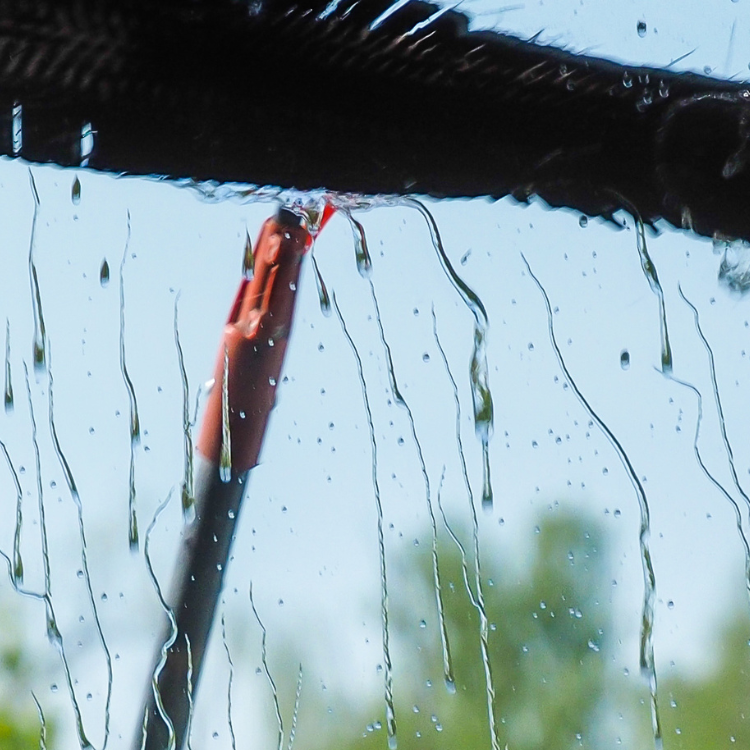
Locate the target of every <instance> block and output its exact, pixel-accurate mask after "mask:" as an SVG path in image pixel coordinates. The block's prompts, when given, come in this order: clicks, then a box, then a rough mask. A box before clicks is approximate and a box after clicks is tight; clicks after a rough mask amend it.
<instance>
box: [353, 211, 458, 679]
mask: <svg viewBox="0 0 750 750" xmlns="http://www.w3.org/2000/svg"><path fill="white" fill-rule="evenodd" d="M346 216H347V218H348V219H349V221H350V222H351V223H352V231H353V235H354V247H355V254H356V261H357V268H358V269H359V273H360V275H361V276H362V277H363V278H364V279H366V281H367V282H368V284H369V287H370V295H371V297H372V303H373V306H374V308H375V320H376V322H377V326H378V331H379V333H380V342H381V343H382V345H383V351H384V352H385V358H386V363H387V368H388V379H389V381H390V386H391V393H392V394H393V399H394V401H395V402H396V404H397V405H398V406H400V407H401V408H403V409H405V410H406V414H407V417H408V420H409V427H410V429H411V434H412V439H413V440H414V445H415V447H416V449H417V456H418V458H419V466H420V470H421V472H422V479H423V481H424V490H425V501H426V503H427V512H428V515H429V517H430V527H431V531H432V578H433V586H434V590H435V603H436V606H437V613H438V622H439V626H440V643H441V647H442V652H443V679H444V681H445V686H446V689H447V690H448V692H449V693H451V694H454V693H455V692H456V681H455V678H454V676H453V663H452V659H451V651H450V641H449V639H448V629H447V627H446V624H445V607H444V605H443V587H442V584H441V580H440V565H439V559H438V546H437V523H436V521H435V511H434V509H433V507H432V491H431V488H430V478H429V475H428V474H427V465H426V463H425V459H424V454H423V452H422V445H421V443H420V442H419V438H418V436H417V428H416V424H415V422H414V414H413V413H412V410H411V407H410V406H409V404H408V403H407V401H406V399H405V398H404V397H403V394H402V393H401V391H400V390H399V387H398V382H397V380H396V370H395V368H394V366H393V357H392V354H391V347H390V345H389V344H388V341H387V339H386V337H385V330H384V329H383V319H382V317H381V315H380V305H379V304H378V298H377V295H376V294H375V285H374V284H373V282H372V278H371V273H372V261H371V260H370V254H369V251H368V250H367V238H366V236H365V230H364V227H363V226H362V224H360V223H359V222H358V221H357V220H356V219H354V218H353V217H352V215H351V213H350V212H349V211H347V212H346Z"/></svg>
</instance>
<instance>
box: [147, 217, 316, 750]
mask: <svg viewBox="0 0 750 750" xmlns="http://www.w3.org/2000/svg"><path fill="white" fill-rule="evenodd" d="M311 242H312V240H311V235H310V234H309V232H308V231H307V228H306V226H305V224H304V221H303V220H302V219H301V218H300V217H299V216H297V215H296V214H294V213H292V212H291V211H288V210H286V209H283V208H282V209H280V210H279V212H278V214H277V215H276V217H275V218H272V219H268V220H267V221H266V222H265V224H264V225H263V228H262V230H261V234H260V237H259V239H258V242H257V244H256V248H255V254H254V257H255V262H254V276H253V278H252V279H249V278H243V280H242V282H241V284H240V288H239V291H238V293H237V297H236V299H235V302H234V305H233V306H232V310H231V312H230V315H229V320H228V321H227V325H226V327H225V329H224V336H223V340H222V344H221V346H220V349H219V356H218V361H217V364H216V371H215V384H214V387H213V389H212V391H211V393H210V395H209V399H208V403H207V405H206V413H205V415H204V418H203V425H202V429H201V434H200V437H199V440H198V450H199V451H200V453H201V454H202V457H203V459H202V460H201V462H200V468H199V470H198V473H197V477H196V479H197V481H196V491H195V518H194V520H193V521H192V522H191V523H190V524H189V525H188V526H187V528H186V529H185V535H184V538H183V541H182V547H181V550H180V554H179V559H178V562H177V572H176V574H175V581H174V584H173V585H174V588H173V592H172V593H171V595H170V597H169V600H168V603H169V605H170V606H171V607H172V609H173V612H174V616H175V620H176V623H177V635H176V638H175V639H174V642H173V643H172V645H171V646H170V648H169V649H168V650H167V655H166V656H167V658H166V663H165V664H164V666H163V668H162V669H161V671H160V672H159V674H158V680H157V686H154V685H153V684H152V676H153V675H154V674H155V673H156V672H157V669H158V665H159V663H160V661H161V650H162V644H164V643H166V642H167V641H168V639H169V638H170V635H171V634H172V630H171V628H170V629H168V631H167V632H166V633H165V635H164V637H163V638H162V640H161V641H160V647H159V653H158V655H157V659H156V661H155V667H154V669H153V670H152V672H151V674H150V675H149V687H148V692H147V696H146V701H145V708H144V712H143V713H142V714H141V716H142V717H143V723H142V725H141V726H140V727H139V731H138V733H137V735H136V741H135V743H134V747H135V748H144V749H145V750H166V748H169V747H170V735H171V734H172V733H174V734H173V736H174V747H175V748H176V749H177V750H181V748H182V747H183V746H184V744H185V740H186V731H187V727H188V722H189V718H190V710H191V693H190V691H191V690H192V692H193V693H194V692H195V690H196V688H197V686H198V681H199V678H200V674H201V666H202V664H203V656H204V653H205V650H206V644H207V642H208V637H209V634H210V632H211V625H212V623H213V621H214V619H215V610H216V604H217V602H218V599H219V594H220V592H221V587H222V582H223V579H224V573H225V571H226V567H227V563H228V560H229V553H230V549H231V545H232V539H233V537H234V529H235V524H236V522H237V518H238V516H239V511H240V506H241V504H242V497H243V494H244V491H245V488H246V486H247V479H248V475H249V472H250V469H251V468H252V467H253V466H255V465H256V464H257V462H258V455H259V453H260V448H261V445H262V442H263V435H264V433H265V429H266V424H267V422H268V416H269V414H270V411H271V409H272V407H273V404H274V398H275V391H276V383H277V382H278V379H279V375H280V372H281V366H282V363H283V358H284V352H285V350H286V342H287V338H288V335H289V331H290V328H291V323H292V317H293V313H294V303H295V295H296V289H297V282H298V279H299V271H300V263H301V260H302V256H303V255H304V253H305V251H306V250H307V249H308V248H309V247H310V245H311ZM188 644H189V656H190V660H189V659H188ZM189 662H191V663H192V677H190V680H189V667H190V663H189Z"/></svg>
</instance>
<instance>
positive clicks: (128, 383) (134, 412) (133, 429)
mask: <svg viewBox="0 0 750 750" xmlns="http://www.w3.org/2000/svg"><path fill="white" fill-rule="evenodd" d="M129 248H130V211H128V234H127V238H126V240H125V249H124V250H123V252H122V260H121V261H120V371H121V372H122V379H123V381H124V382H125V388H126V389H127V391H128V399H129V401H130V471H129V474H128V484H129V491H128V542H129V544H130V549H131V550H135V549H137V548H138V517H137V516H136V512H135V448H136V445H137V444H138V443H139V442H140V440H141V427H140V420H139V418H138V402H137V401H136V398H135V388H134V387H133V381H132V380H131V379H130V374H129V373H128V367H127V364H126V362H125V258H126V257H127V255H128V250H129Z"/></svg>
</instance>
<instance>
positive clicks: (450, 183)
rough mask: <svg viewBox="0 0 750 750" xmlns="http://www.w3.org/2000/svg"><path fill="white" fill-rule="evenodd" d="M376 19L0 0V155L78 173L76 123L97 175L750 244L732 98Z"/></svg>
mask: <svg viewBox="0 0 750 750" xmlns="http://www.w3.org/2000/svg"><path fill="white" fill-rule="evenodd" d="M389 5H390V3H389V2H383V0H360V1H359V2H358V3H352V2H351V0H342V2H341V3H340V4H339V5H338V6H337V7H336V8H334V9H331V7H327V4H326V3H325V2H321V1H320V0H306V1H305V0H301V3H300V4H295V3H293V2H290V1H289V0H278V1H274V0H259V1H258V2H255V0H159V2H154V1H153V0H0V153H5V154H10V155H17V156H22V157H24V158H26V159H28V160H30V161H33V162H54V163H56V164H60V165H63V166H77V165H80V164H81V161H82V158H83V157H85V156H86V153H85V152H84V153H83V154H82V151H81V138H80V134H81V129H82V128H83V127H85V126H88V125H90V127H91V129H92V130H93V131H94V139H93V150H92V151H91V153H90V154H89V155H88V162H87V163H88V165H89V166H91V167H93V168H95V169H100V170H105V171H111V172H117V173H120V172H122V173H129V174H143V175H151V174H157V175H165V176H168V177H190V178H194V179H196V180H217V181H222V182H223V181H238V182H250V183H253V184H259V185H265V184H271V185H278V186H281V187H288V188H292V187H293V188H298V189H301V190H307V189H315V188H324V189H328V190H332V191H337V192H355V193H362V194H406V193H421V194H429V195H433V196H437V197H447V196H453V197H458V196H464V197H468V196H491V197H494V198H500V197H502V196H506V195H513V196H515V197H516V198H519V199H521V200H525V199H527V198H528V197H529V196H531V195H539V196H541V197H542V198H543V199H544V200H546V201H547V202H548V203H549V204H550V205H553V206H568V207H570V208H573V209H576V210H579V211H582V212H584V213H587V214H589V215H601V216H607V217H609V216H611V215H612V213H613V212H615V211H617V210H619V209H620V208H622V207H623V206H626V205H627V206H632V207H634V208H635V209H636V210H637V211H638V212H639V213H640V214H641V216H642V217H643V219H644V220H645V221H655V220H657V219H659V218H664V219H666V220H668V221H669V222H671V223H672V224H674V225H676V226H685V225H689V226H691V227H692V228H693V229H694V230H695V231H697V232H699V233H701V234H704V235H709V236H710V235H713V234H715V233H720V234H723V235H726V236H731V237H742V238H745V239H750V211H748V210H747V206H748V205H750V171H748V169H747V163H748V158H749V157H750V149H749V147H748V135H749V134H750V94H748V91H747V87H746V86H745V85H744V84H741V83H732V82H726V81H719V80H716V79H712V78H708V77H705V76H699V75H695V74H692V73H674V72H671V71H666V70H658V69H651V68H638V67H632V66H624V65H618V64H615V63H612V62H610V61H607V60H603V59H596V58H592V57H586V56H582V55H577V54H574V53H571V52H566V51H563V50H559V49H556V48H554V47H547V46H540V45H536V44H533V43H530V42H525V41H522V40H519V39H517V38H514V37H511V36H507V35H502V34H497V33H493V32H486V31H483V32H470V31H469V30H468V21H467V18H466V17H465V16H463V15H461V14H459V13H456V12H455V11H448V12H446V13H443V14H442V15H440V16H439V17H434V16H435V14H436V11H437V10H438V9H437V7H436V6H434V5H431V4H428V3H424V2H420V1H418V0H414V2H412V3H410V4H408V5H406V6H405V7H403V8H401V9H400V10H398V11H396V12H395V13H393V14H392V15H391V16H389V17H388V18H387V19H385V20H384V21H383V22H382V23H381V24H379V25H377V26H375V25H374V21H375V20H376V19H377V18H378V17H379V16H380V15H381V14H382V13H383V12H384V11H385V10H387V8H388V7H389ZM430 18H432V20H431V21H429V19H430ZM426 21H428V22H427V23H423V22H426ZM18 104H20V105H21V110H20V115H18V111H19V110H18V109H16V113H17V115H16V119H15V126H16V130H17V131H18V128H19V123H20V133H21V136H22V142H19V138H18V133H16V138H15V141H14V118H13V115H12V113H13V109H14V105H18Z"/></svg>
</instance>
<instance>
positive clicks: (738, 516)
mask: <svg viewBox="0 0 750 750" xmlns="http://www.w3.org/2000/svg"><path fill="white" fill-rule="evenodd" d="M680 291H681V290H680ZM688 304H689V303H688ZM669 378H670V380H672V381H674V382H675V383H677V384H678V385H681V386H683V387H684V388H687V389H689V390H691V391H692V392H693V393H694V394H695V396H696V399H697V401H698V417H697V419H696V424H695V435H694V437H693V452H694V453H695V458H696V461H697V462H698V466H700V467H701V471H702V472H703V474H704V475H705V476H706V478H707V479H708V480H709V481H710V482H711V484H713V486H714V487H716V489H717V490H718V491H719V492H720V493H721V494H722V495H723V496H724V498H725V499H726V500H727V502H728V503H729V504H730V505H731V506H732V509H733V510H734V518H735V523H736V525H737V533H738V534H739V536H740V542H741V543H742V548H743V551H744V553H745V589H746V592H747V595H748V600H749V601H750V543H748V540H747V535H746V534H745V531H744V529H743V528H742V513H741V511H740V506H739V505H738V504H737V501H736V500H735V499H734V498H733V497H732V496H731V495H730V494H729V492H728V491H727V489H726V487H724V485H723V484H722V483H721V482H719V480H718V479H716V477H715V476H714V475H713V474H712V473H711V472H710V471H709V470H708V467H707V466H706V464H705V462H704V461H703V456H702V455H701V452H700V448H699V447H698V440H699V438H700V430H701V424H702V422H703V395H702V394H701V392H700V391H699V390H698V389H697V388H696V387H695V386H694V385H693V384H692V383H688V382H686V381H684V380H680V379H679V378H676V377H675V376H674V375H670V376H669Z"/></svg>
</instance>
